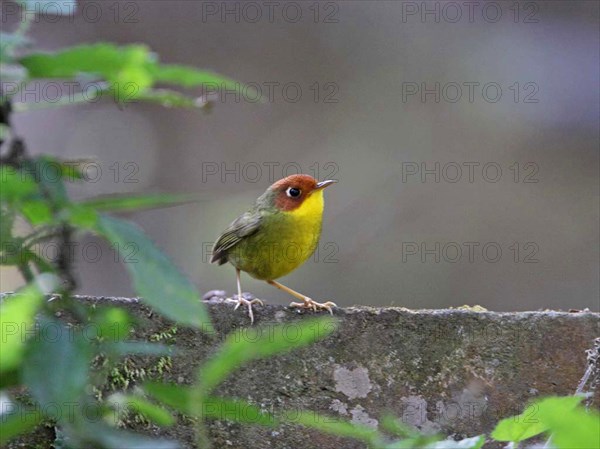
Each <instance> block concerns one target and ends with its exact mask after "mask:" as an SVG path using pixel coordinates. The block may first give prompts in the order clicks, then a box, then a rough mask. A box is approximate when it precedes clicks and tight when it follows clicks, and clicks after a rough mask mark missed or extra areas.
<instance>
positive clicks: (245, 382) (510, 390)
mask: <svg viewBox="0 0 600 449" xmlns="http://www.w3.org/2000/svg"><path fill="white" fill-rule="evenodd" d="M81 299H82V300H84V301H86V302H93V303H97V304H98V305H110V304H125V306H126V307H127V308H128V309H130V310H131V311H132V312H133V313H134V314H135V315H136V316H137V317H139V319H140V324H139V326H138V330H137V331H136V335H137V337H140V338H149V337H150V336H151V335H154V336H156V335H162V336H163V337H161V338H162V341H163V342H167V343H176V344H177V345H178V346H180V347H183V348H186V349H188V350H189V351H191V355H190V354H187V355H186V356H183V357H181V356H178V357H174V358H173V359H172V363H171V364H170V365H167V366H163V367H162V368H161V369H160V370H158V369H156V364H157V359H156V358H144V357H133V358H131V359H130V360H128V361H127V370H126V371H127V373H126V375H124V377H127V378H128V379H127V381H128V382H129V387H130V388H131V387H132V386H133V385H134V384H135V383H136V382H137V381H139V380H140V379H141V378H146V379H147V378H154V379H161V380H165V381H170V382H177V383H182V384H189V383H192V382H193V379H194V372H195V369H196V367H197V366H198V365H199V364H200V363H201V361H202V360H203V359H205V358H206V357H207V355H209V354H210V353H212V352H213V351H214V350H215V349H216V348H217V347H218V344H219V342H221V341H222V340H223V338H224V336H225V335H226V334H228V333H229V332H231V331H233V330H235V329H237V328H240V327H244V326H247V325H248V324H249V321H248V317H247V315H246V313H245V312H244V311H242V310H241V309H238V310H237V311H235V312H234V311H233V306H232V305H230V304H221V303H218V301H216V302H215V301H213V302H211V303H209V304H208V307H209V310H210V313H211V315H212V318H213V322H214V325H215V328H216V332H215V333H214V334H213V335H207V334H203V333H201V332H200V331H198V330H195V329H189V328H183V327H177V328H176V329H175V328H173V323H171V322H169V321H168V320H166V319H164V318H163V317H161V316H159V315H158V314H156V313H153V312H151V311H150V310H149V309H147V308H146V307H145V306H143V305H141V304H140V303H139V302H138V301H137V300H131V299H125V298H81ZM308 315H313V313H312V312H298V311H296V310H291V309H288V308H285V307H281V306H272V305H266V306H264V307H256V308H255V319H256V323H255V328H254V329H252V330H250V331H248V336H249V337H248V338H253V336H255V335H256V334H254V333H253V332H259V331H260V332H264V331H266V330H268V328H269V327H270V326H274V325H276V324H279V323H289V324H290V333H291V334H292V333H293V331H294V326H293V323H294V322H295V321H296V320H302V319H305V317H306V316H308ZM335 316H336V317H338V318H339V319H340V326H339V328H338V330H337V331H336V332H335V333H334V334H332V335H331V336H329V337H328V338H326V339H325V340H323V341H321V342H318V343H316V344H314V345H312V346H310V347H307V348H303V349H300V350H296V351H294V352H291V353H288V354H285V355H281V356H277V357H274V358H270V359H265V360H259V361H255V362H252V363H250V364H248V365H245V366H243V367H242V368H240V369H239V370H238V371H237V372H236V373H235V374H234V375H233V376H232V377H230V378H229V379H228V380H227V381H226V382H225V383H224V384H222V385H221V386H220V387H219V389H218V393H219V394H221V395H223V396H227V397H235V398H239V399H243V400H246V401H249V402H251V403H252V404H255V405H257V406H259V407H260V408H262V410H263V411H265V412H268V413H273V414H274V415H277V414H278V413H282V411H283V410H288V411H289V410H311V411H316V412H319V413H322V414H327V415H330V416H335V417H338V418H343V419H347V420H349V421H352V422H357V423H362V424H366V425H369V426H374V427H377V426H378V424H379V420H380V419H381V416H382V415H383V414H384V413H385V412H390V413H392V414H394V415H396V416H397V417H400V418H402V419H403V421H404V422H405V423H409V424H412V425H415V426H418V427H419V428H421V429H423V430H426V431H431V432H434V431H439V432H441V433H444V434H445V435H451V436H453V437H455V438H459V437H469V436H474V435H477V434H481V433H489V432H490V431H491V430H492V429H493V427H494V425H495V423H496V422H497V421H498V420H499V419H501V418H504V417H507V416H511V415H514V414H518V413H520V412H522V411H523V409H524V407H525V404H526V403H527V402H528V401H530V400H532V399H535V398H538V397H541V396H545V395H554V394H556V395H567V394H572V393H574V391H575V389H576V387H577V384H578V383H579V381H580V379H581V377H582V375H583V373H584V371H585V368H586V358H585V350H586V349H588V348H590V347H591V346H592V344H593V339H594V338H596V337H598V336H599V335H600V314H598V313H590V312H580V313H567V312H555V311H542V312H521V313H494V312H487V311H485V312H482V311H475V310H456V309H448V310H407V309H401V308H381V309H375V308H367V307H361V308H346V309H337V310H336V311H335ZM142 368H143V369H144V371H143V372H144V373H145V374H139V373H141V372H142V371H141V369H142ZM136 373H138V374H136ZM117 380H118V379H112V380H111V381H112V382H113V384H114V385H113V386H115V387H118V386H119V385H118V384H119V382H121V383H122V381H123V379H120V380H119V381H117ZM110 388H112V387H111V386H110V385H109V386H108V389H110ZM595 394H596V396H595V398H594V401H593V404H594V406H596V407H597V406H598V404H599V403H600V400H599V399H600V396H599V392H598V391H597V392H596V393H595ZM130 425H131V427H133V428H135V429H136V430H139V431H143V432H146V433H150V434H155V435H159V434H160V435H163V436H168V437H173V438H176V439H178V440H180V441H182V442H183V444H184V445H185V447H193V443H192V441H193V438H194V432H193V428H192V426H191V423H190V421H189V420H185V419H180V420H179V423H178V424H177V425H176V426H174V427H172V428H170V429H166V430H159V429H158V428H156V427H154V426H152V425H145V424H140V423H131V424H130ZM209 433H210V435H211V437H212V440H213V441H214V445H215V447H217V448H230V447H233V448H244V447H252V448H290V449H291V448H293V449H302V448H340V447H343V448H359V447H364V445H363V444H361V443H358V442H356V441H353V440H348V439H341V438H336V437H332V436H329V435H325V434H322V433H320V432H317V431H315V430H310V429H307V428H303V427H299V426H291V425H283V426H281V427H278V428H265V427H261V426H259V425H241V424H237V423H232V422H229V421H226V420H223V421H212V422H210V424H209ZM486 447H499V446H496V445H493V444H492V445H489V446H486Z"/></svg>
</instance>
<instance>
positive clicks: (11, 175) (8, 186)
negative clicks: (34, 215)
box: [0, 165, 38, 204]
mask: <svg viewBox="0 0 600 449" xmlns="http://www.w3.org/2000/svg"><path fill="white" fill-rule="evenodd" d="M37 191H38V187H37V185H36V183H35V181H34V179H33V177H32V176H31V174H28V173H26V172H23V171H22V170H17V169H15V168H13V167H9V166H7V165H2V166H0V198H1V199H2V202H3V203H9V204H11V203H14V202H15V201H19V200H22V199H24V198H27V197H28V196H30V195H32V194H34V193H37Z"/></svg>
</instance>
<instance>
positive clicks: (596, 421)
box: [539, 396, 600, 449]
mask: <svg viewBox="0 0 600 449" xmlns="http://www.w3.org/2000/svg"><path fill="white" fill-rule="evenodd" d="M576 398H577V399H579V400H581V399H582V398H581V397H579V396H578V397H576ZM568 399H573V398H572V397H570V398H568ZM574 402H575V401H574V400H570V401H569V400H567V398H547V399H544V400H542V401H540V402H539V416H540V420H541V421H543V422H544V423H545V424H546V425H547V426H548V429H549V430H548V434H549V435H551V439H552V443H553V445H555V446H556V447H558V448H559V449H589V448H593V447H599V446H598V445H599V443H600V414H598V412H596V411H594V410H590V411H589V412H587V411H586V410H585V409H584V408H583V407H574V405H573V404H574Z"/></svg>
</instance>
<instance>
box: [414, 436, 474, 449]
mask: <svg viewBox="0 0 600 449" xmlns="http://www.w3.org/2000/svg"><path fill="white" fill-rule="evenodd" d="M484 444H485V435H479V436H476V437H472V438H465V439H463V440H460V441H454V440H442V441H436V442H435V443H431V444H428V445H427V447H426V449H480V448H481V447H483V445H484Z"/></svg>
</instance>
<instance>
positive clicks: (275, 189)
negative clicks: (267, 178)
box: [267, 175, 337, 212]
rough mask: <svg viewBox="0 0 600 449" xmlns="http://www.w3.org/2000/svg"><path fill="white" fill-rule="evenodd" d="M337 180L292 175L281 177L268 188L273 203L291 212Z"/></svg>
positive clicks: (276, 206) (278, 207) (282, 209)
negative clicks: (320, 179)
mask: <svg viewBox="0 0 600 449" xmlns="http://www.w3.org/2000/svg"><path fill="white" fill-rule="evenodd" d="M335 182H337V181H335V180H331V179H329V180H327V181H321V182H318V181H317V180H316V179H315V178H313V177H312V176H309V175H291V176H288V177H287V178H283V179H280V180H279V181H277V182H275V183H274V184H273V185H272V186H271V187H269V188H268V189H267V193H269V197H270V198H269V199H270V200H271V205H272V206H274V207H275V208H277V209H279V210H281V211H284V212H289V211H293V210H296V209H298V208H299V207H300V206H301V205H302V204H303V203H304V202H305V201H306V200H307V199H308V198H309V197H310V196H311V195H312V194H313V193H314V192H316V191H320V190H321V189H324V188H325V187H327V186H330V185H331V184H333V183H335Z"/></svg>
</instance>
